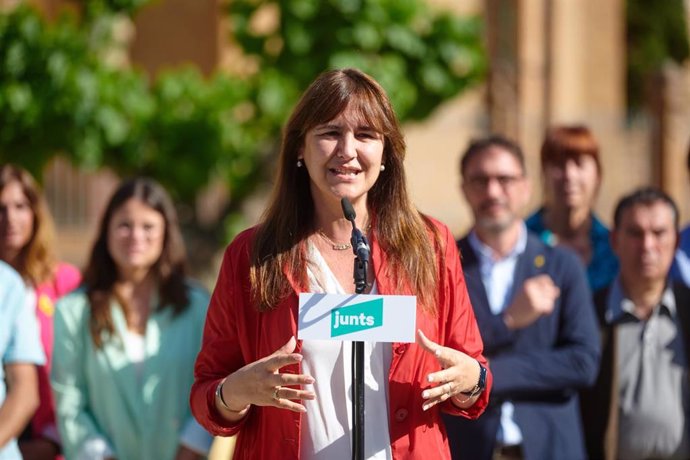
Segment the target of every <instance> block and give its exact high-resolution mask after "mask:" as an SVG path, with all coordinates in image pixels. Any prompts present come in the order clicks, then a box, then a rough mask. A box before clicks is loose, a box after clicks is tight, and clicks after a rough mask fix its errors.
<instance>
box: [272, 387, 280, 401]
mask: <svg viewBox="0 0 690 460" xmlns="http://www.w3.org/2000/svg"><path fill="white" fill-rule="evenodd" d="M279 390H280V387H275V388H274V389H273V399H275V400H276V401H279V400H280V398H279V397H278V391H279Z"/></svg>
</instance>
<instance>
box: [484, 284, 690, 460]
mask: <svg viewBox="0 0 690 460" xmlns="http://www.w3.org/2000/svg"><path fill="white" fill-rule="evenodd" d="M610 290H611V286H610V285H609V286H607V287H605V288H604V289H601V290H599V291H598V292H596V293H595V294H594V305H595V308H596V313H597V319H598V320H599V328H600V331H601V335H600V338H601V347H602V349H601V367H600V370H599V375H598V376H597V379H596V383H595V384H594V386H592V387H590V388H586V389H583V390H582V391H581V392H580V398H581V410H582V420H583V422H584V426H585V441H586V445H587V454H588V456H589V458H591V459H592V460H600V459H601V460H603V459H607V460H608V459H611V460H615V459H616V458H617V457H618V455H617V449H618V405H619V403H618V391H617V389H618V375H617V374H616V373H615V372H613V371H614V369H617V367H618V366H617V362H616V346H615V344H616V332H617V328H616V327H615V326H614V325H610V324H608V323H607V322H606V320H605V315H606V304H607V302H608V297H609V291H610ZM673 295H674V297H675V300H676V312H677V314H678V319H679V322H680V324H681V329H682V330H681V334H683V342H684V345H685V356H688V357H690V310H689V309H690V289H689V288H688V287H686V286H684V285H683V284H682V283H680V282H678V283H675V284H673ZM494 385H495V384H494Z"/></svg>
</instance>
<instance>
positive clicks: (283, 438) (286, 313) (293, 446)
mask: <svg viewBox="0 0 690 460" xmlns="http://www.w3.org/2000/svg"><path fill="white" fill-rule="evenodd" d="M435 224H436V226H437V227H438V230H439V232H440V235H441V241H442V243H443V248H436V252H437V257H438V259H439V261H444V259H445V263H443V264H441V263H439V266H440V267H439V270H440V273H439V283H438V299H439V305H438V306H437V309H438V314H437V315H433V316H432V315H430V314H428V313H425V312H423V311H422V310H421V309H418V311H417V328H418V329H421V330H422V331H423V332H424V334H425V335H426V336H427V337H429V338H430V339H431V340H433V341H434V342H436V343H440V344H443V345H445V346H447V347H451V348H455V349H457V350H461V351H463V352H465V353H467V354H468V355H470V356H472V357H474V358H476V359H477V360H479V362H480V363H482V365H483V366H485V367H486V366H487V362H486V359H485V358H484V356H483V355H482V340H481V337H480V335H479V330H478V328H477V324H476V322H475V318H474V313H473V310H472V306H471V305H470V301H469V296H468V294H467V289H466V287H465V280H464V276H463V272H462V268H461V266H460V258H459V256H458V252H457V248H456V246H455V240H454V239H453V237H452V235H451V233H450V231H449V230H448V228H447V227H445V226H444V225H443V224H441V223H439V222H435ZM254 233H255V229H249V230H247V231H245V232H243V233H241V234H240V235H238V236H237V238H236V239H235V240H234V241H233V242H232V243H231V244H230V246H229V247H228V248H227V249H226V251H225V256H224V258H223V263H222V266H221V269H220V274H219V276H218V281H217V283H216V288H215V291H214V293H213V296H212V298H211V304H210V306H209V310H208V315H207V318H206V326H205V328H204V338H203V342H202V346H201V351H200V352H199V356H198V358H197V361H196V366H195V369H194V378H195V381H194V385H193V386H192V390H191V406H192V412H193V413H194V416H195V417H196V418H197V420H198V421H199V423H201V424H202V425H203V426H204V427H205V428H206V429H207V430H209V431H210V432H211V433H212V434H214V435H218V436H231V435H234V434H237V433H239V434H240V435H239V436H238V439H237V443H236V446H235V456H234V458H235V459H237V460H241V459H249V458H251V459H266V460H273V459H276V458H282V459H287V458H294V459H298V458H300V444H299V441H300V426H301V414H300V413H297V412H291V411H288V410H281V409H277V408H274V407H256V406H252V407H251V409H250V410H249V413H248V414H247V416H246V417H244V418H243V419H242V420H240V421H239V422H238V423H236V424H232V423H229V422H228V421H226V420H225V419H224V418H222V416H221V415H220V414H219V413H218V411H217V410H216V407H215V401H214V398H215V394H214V392H215V389H216V386H217V385H218V383H219V382H220V380H221V379H223V378H224V377H225V376H227V375H228V374H230V373H232V372H234V371H235V370H237V369H239V368H240V367H242V366H244V365H245V364H247V363H251V362H254V361H256V360H258V359H261V358H263V357H265V356H267V355H269V354H271V353H273V352H274V351H275V350H276V349H278V348H279V347H280V346H282V345H283V344H285V343H286V342H287V341H288V339H289V338H290V337H291V336H292V335H295V336H296V334H297V310H298V295H299V293H300V292H305V290H306V288H305V287H304V286H299V285H298V284H297V283H296V282H295V281H294V278H293V277H291V276H290V274H289V273H286V276H287V277H288V279H289V280H290V282H291V284H292V287H293V290H294V292H293V293H292V294H290V295H289V296H288V297H287V298H286V299H285V300H284V301H282V302H281V303H280V304H279V305H277V306H276V308H275V309H274V310H271V311H269V312H265V313H260V312H258V311H257V309H256V308H255V306H254V305H253V304H252V303H251V302H250V300H249V254H250V250H251V242H252V240H253V235H254ZM432 245H433V243H432V242H431V241H430V246H432ZM371 246H372V253H371V257H372V261H373V268H374V270H375V277H376V284H377V287H378V290H379V293H380V294H400V292H396V291H395V281H394V280H392V279H389V278H387V277H386V276H385V267H386V255H385V254H384V253H383V252H382V251H381V248H380V246H379V245H378V243H377V241H376V240H375V239H374V240H373V241H372V242H371ZM441 251H443V252H441ZM392 347H393V358H392V362H391V367H390V373H389V376H388V377H389V387H388V388H389V408H390V413H389V417H390V418H389V430H390V437H391V447H392V453H393V458H394V459H396V460H397V459H415V458H419V459H421V458H430V456H433V457H434V458H439V459H450V452H449V449H448V440H447V437H446V432H445V428H444V426H443V423H442V422H441V418H440V411H439V407H441V408H442V409H443V410H444V411H445V412H448V413H451V414H455V415H461V416H464V417H467V418H476V417H478V416H479V415H480V414H481V413H482V412H483V411H484V409H485V407H486V405H487V403H488V398H489V393H490V392H491V383H492V376H491V373H490V372H487V387H486V390H485V391H484V392H483V393H482V395H481V397H480V398H479V400H478V401H477V402H476V403H475V404H474V405H473V406H472V407H471V408H469V409H466V410H461V409H458V408H457V407H456V406H454V405H453V404H452V403H451V402H450V401H446V402H445V403H443V404H440V405H437V406H435V407H433V408H432V409H430V410H428V411H426V412H425V411H423V410H422V404H423V399H422V391H423V390H424V389H425V388H427V387H429V386H430V385H429V383H427V381H426V376H427V374H429V373H431V372H435V371H438V370H440V366H439V364H438V361H437V360H436V358H435V357H434V356H432V355H431V354H430V353H428V352H426V351H424V350H423V349H422V348H421V347H420V346H418V345H417V344H407V343H394V344H392ZM301 348H302V343H301V341H298V343H297V349H296V352H298V353H299V352H300V350H301ZM283 369H284V371H285V372H294V373H301V370H300V366H299V365H298V364H295V365H292V366H288V367H286V368H283Z"/></svg>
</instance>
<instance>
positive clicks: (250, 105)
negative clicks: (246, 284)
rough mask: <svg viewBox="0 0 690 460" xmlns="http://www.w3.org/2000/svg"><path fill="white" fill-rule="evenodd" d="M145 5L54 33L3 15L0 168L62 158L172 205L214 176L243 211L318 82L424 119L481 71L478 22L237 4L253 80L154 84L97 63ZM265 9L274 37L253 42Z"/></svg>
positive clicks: (408, 0)
mask: <svg viewBox="0 0 690 460" xmlns="http://www.w3.org/2000/svg"><path fill="white" fill-rule="evenodd" d="M148 3H150V0H88V1H87V0H81V1H80V4H81V6H82V10H81V11H80V14H79V15H78V16H77V15H75V14H72V15H70V14H65V15H64V16H62V17H61V18H59V19H58V20H55V21H53V22H51V23H47V22H46V21H45V20H44V19H43V18H41V16H40V15H39V14H38V13H37V12H36V11H35V10H33V9H32V8H30V7H28V6H26V5H23V6H20V7H18V8H16V9H14V10H13V11H12V12H10V13H4V14H2V15H0V161H2V162H6V161H12V162H17V163H19V164H22V165H24V166H25V167H27V168H28V169H29V170H31V171H32V172H33V173H34V174H35V175H36V176H37V177H40V172H41V171H42V169H43V168H44V167H45V165H46V164H47V163H48V161H49V160H50V159H51V158H52V157H53V156H55V155H58V154H59V155H64V156H66V157H67V158H68V159H70V160H71V161H72V162H73V163H74V164H75V165H78V166H81V167H87V168H98V167H101V166H108V167H110V168H113V169H114V170H115V171H116V172H118V173H120V174H122V175H132V174H137V173H143V174H149V175H151V176H153V177H156V178H157V179H158V180H160V181H161V182H162V183H163V184H164V185H166V186H167V187H168V189H169V190H170V191H171V192H172V193H173V195H175V197H176V199H178V200H179V202H180V203H193V200H194V198H195V197H196V195H197V194H198V192H199V190H201V189H202V188H203V187H204V186H205V185H206V184H208V182H209V180H210V179H211V178H221V179H223V180H224V182H225V183H226V184H227V187H228V189H229V191H230V195H231V198H232V204H231V208H233V209H238V208H239V204H240V203H241V202H242V200H244V198H245V197H247V196H248V194H249V193H251V192H252V190H253V189H254V187H256V185H257V184H258V183H259V179H260V178H261V177H262V175H264V174H265V171H266V170H267V169H270V167H271V164H270V160H269V158H270V154H271V153H273V152H274V151H275V149H276V146H277V144H278V141H279V137H280V132H281V127H282V125H283V123H284V122H285V119H286V118H287V115H288V113H289V111H290V110H291V108H292V107H293V105H294V104H295V102H296V100H297V98H298V97H299V94H300V93H301V91H303V90H304V88H305V87H306V86H307V85H308V84H309V83H310V82H311V81H312V80H313V79H314V77H315V76H316V75H318V74H319V73H320V72H322V71H324V70H326V69H328V68H334V67H345V66H354V67H359V68H361V69H362V70H364V71H365V72H368V73H370V74H372V75H373V76H374V77H375V78H376V79H377V80H379V82H381V84H382V85H383V86H384V87H385V88H386V89H387V91H388V92H389V94H390V96H391V99H392V100H393V103H394V105H395V107H396V110H397V113H398V115H399V117H400V119H401V120H403V121H404V120H406V119H421V118H424V117H426V116H427V115H428V114H429V113H430V112H431V111H432V110H433V109H434V108H435V107H437V106H438V105H439V104H440V103H441V102H443V101H444V100H446V99H448V98H450V97H453V96H454V95H456V94H458V93H459V92H461V91H462V90H463V89H465V88H467V87H468V86H469V85H471V84H473V83H475V82H477V81H479V80H480V79H481V78H482V76H483V73H484V69H485V61H484V55H483V51H482V48H481V46H480V38H481V30H480V23H479V21H478V20H477V19H476V18H474V19H460V18H457V17H455V16H452V15H450V14H447V13H434V12H432V11H430V10H429V9H428V7H427V6H426V3H425V2H424V1H423V0H378V1H375V0H324V1H317V0H280V1H263V2H257V1H251V0H233V1H232V2H230V8H231V9H230V10H228V14H229V15H230V18H231V21H232V24H233V26H234V34H235V41H236V42H237V43H238V44H239V45H240V46H241V47H242V49H243V51H244V53H245V54H246V55H248V56H250V57H252V58H253V59H255V60H256V62H258V64H259V71H258V72H257V73H256V74H254V75H251V76H249V77H245V78H239V77H234V76H229V75H216V76H214V77H212V78H206V77H203V76H202V75H200V73H199V71H198V70H196V69H191V68H184V69H176V70H172V71H169V72H168V73H165V74H163V75H160V76H159V77H158V78H156V80H155V81H153V82H151V81H149V79H148V77H147V76H146V75H144V74H143V73H142V72H140V71H138V70H133V69H127V68H113V67H112V66H111V65H109V64H108V63H107V62H108V60H107V59H106V57H107V56H108V55H109V53H111V52H112V51H113V48H115V47H116V46H117V45H116V44H114V43H113V41H112V38H113V37H112V33H113V24H116V23H117V21H118V20H121V19H122V18H123V17H125V18H126V17H127V16H129V15H132V14H135V12H136V11H138V10H139V9H140V8H141V7H142V6H144V5H146V4H148ZM266 8H273V9H274V10H275V12H277V13H278V17H279V22H278V26H277V27H276V28H275V30H271V31H268V32H265V33H256V31H255V30H254V29H253V27H252V24H253V21H254V20H255V15H257V14H260V10H262V11H265V9H266ZM227 227H228V228H230V227H232V228H234V227H236V222H235V224H232V225H231V224H227Z"/></svg>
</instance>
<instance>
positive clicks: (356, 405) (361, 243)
mask: <svg viewBox="0 0 690 460" xmlns="http://www.w3.org/2000/svg"><path fill="white" fill-rule="evenodd" d="M341 205H342V207H343V213H344V214H345V218H346V219H347V220H349V221H350V223H351V224H352V237H351V238H350V243H351V244H352V252H353V253H354V255H355V262H354V270H353V272H354V282H355V293H357V294H362V293H364V291H365V290H366V288H367V269H368V268H369V254H370V249H369V242H368V241H367V238H366V236H364V235H363V234H362V232H361V231H360V230H359V229H358V228H357V226H356V224H355V217H356V215H355V211H354V209H353V208H352V204H351V203H350V202H349V200H348V199H347V198H343V199H342V200H341ZM352 458H353V459H354V460H364V342H361V341H354V342H352Z"/></svg>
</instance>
